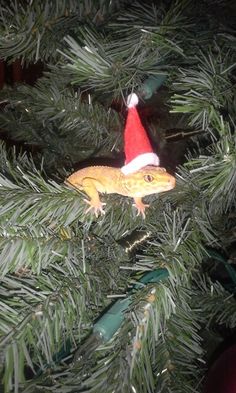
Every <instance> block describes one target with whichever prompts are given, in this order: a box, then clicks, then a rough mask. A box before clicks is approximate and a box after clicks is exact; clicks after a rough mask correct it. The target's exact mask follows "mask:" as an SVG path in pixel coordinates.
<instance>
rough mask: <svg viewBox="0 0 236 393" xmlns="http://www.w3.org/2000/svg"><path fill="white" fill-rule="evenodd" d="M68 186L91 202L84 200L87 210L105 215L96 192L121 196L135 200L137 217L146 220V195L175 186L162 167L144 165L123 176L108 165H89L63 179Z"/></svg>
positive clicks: (119, 171)
mask: <svg viewBox="0 0 236 393" xmlns="http://www.w3.org/2000/svg"><path fill="white" fill-rule="evenodd" d="M65 183H66V184H67V185H70V186H73V187H75V188H77V189H79V190H83V191H84V192H85V193H86V194H87V195H88V197H89V198H90V200H85V201H86V202H87V203H88V204H89V205H90V207H89V208H88V209H87V211H86V212H88V211H91V210H92V211H93V212H94V213H95V215H96V216H98V213H99V212H100V213H102V214H104V210H103V205H104V203H102V202H101V201H100V197H99V193H106V194H120V195H124V196H128V197H132V198H133V199H134V203H135V206H136V208H137V209H138V214H140V213H141V214H142V216H143V217H145V208H146V207H148V205H145V204H144V203H143V202H142V198H143V197H145V196H146V195H150V194H156V193H160V192H164V191H169V190H171V189H172V188H174V187H175V178H174V176H172V175H170V174H169V173H168V172H166V170H165V169H164V168H161V167H155V166H146V167H144V168H142V169H139V170H138V171H137V172H134V173H132V174H129V175H124V174H123V173H122V171H121V169H120V168H113V167H109V166H90V167H87V168H84V169H80V170H79V171H76V172H74V173H72V175H70V176H69V177H68V178H67V179H66V180H65Z"/></svg>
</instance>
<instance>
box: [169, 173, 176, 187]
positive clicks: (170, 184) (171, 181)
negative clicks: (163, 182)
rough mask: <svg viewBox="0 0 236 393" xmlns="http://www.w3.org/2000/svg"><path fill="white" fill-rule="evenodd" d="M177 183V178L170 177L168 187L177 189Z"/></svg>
mask: <svg viewBox="0 0 236 393" xmlns="http://www.w3.org/2000/svg"><path fill="white" fill-rule="evenodd" d="M175 183H176V180H175V177H174V176H170V177H169V179H168V186H169V187H170V188H171V189H172V188H174V187H175Z"/></svg>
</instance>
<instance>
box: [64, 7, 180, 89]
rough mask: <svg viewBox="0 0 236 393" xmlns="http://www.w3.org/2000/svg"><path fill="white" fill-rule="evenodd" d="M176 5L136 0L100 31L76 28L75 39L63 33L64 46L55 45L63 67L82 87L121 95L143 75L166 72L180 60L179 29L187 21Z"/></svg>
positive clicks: (138, 81) (140, 80) (141, 78)
mask: <svg viewBox="0 0 236 393" xmlns="http://www.w3.org/2000/svg"><path fill="white" fill-rule="evenodd" d="M182 8H183V4H182V3H181V2H177V3H176V4H175V5H174V6H172V7H170V8H168V7H164V4H161V6H159V7H157V6H155V5H154V4H152V5H150V6H149V5H145V6H144V5H140V4H139V3H136V4H134V5H133V6H132V7H131V8H130V9H129V11H128V14H129V15H130V16H128V14H127V10H126V11H125V12H124V13H121V14H120V15H119V17H118V18H117V20H115V21H111V22H110V23H109V25H108V28H106V29H105V31H103V32H102V31H101V32H100V33H97V32H95V31H94V29H91V28H88V27H87V28H82V29H81V31H80V34H79V38H78V39H77V40H76V39H75V38H73V37H72V36H68V37H66V38H65V41H66V43H67V44H68V49H67V50H64V51H62V50H60V53H61V54H64V56H65V57H66V59H67V64H66V66H64V67H63V68H65V69H68V70H70V71H71V77H72V82H73V83H75V84H78V85H79V86H82V87H83V88H84V89H87V88H88V89H93V90H96V91H102V92H106V93H108V92H109V93H114V94H115V95H119V96H120V95H121V96H122V95H124V94H126V92H127V91H128V90H131V89H134V88H136V87H137V86H140V85H141V83H142V81H143V80H144V78H145V77H147V76H148V75H159V74H163V73H166V72H167V71H168V68H169V67H171V66H173V64H176V62H177V61H180V60H181V58H182V56H183V49H182V48H181V46H180V42H181V37H182V33H181V31H182V29H183V27H186V28H187V26H188V23H187V22H186V20H185V18H183V16H182V14H181V9H182ZM121 42H122V47H121V46H120V43H121Z"/></svg>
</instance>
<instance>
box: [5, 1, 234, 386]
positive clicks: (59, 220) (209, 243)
mask: <svg viewBox="0 0 236 393" xmlns="http://www.w3.org/2000/svg"><path fill="white" fill-rule="evenodd" d="M233 9H234V5H233V4H232V3H231V2H227V1H219V2H209V1H208V2H206V1H204V0H201V1H200V2H197V4H195V2H191V1H176V2H172V1H167V2H160V1H154V2H153V3H150V2H139V1H138V2H136V3H135V4H132V2H131V1H106V0H103V1H100V2H99V4H98V2H97V1H87V0H83V1H82V0H81V1H78V0H69V1H67V2H65V1H57V2H54V1H50V0H45V1H43V2H40V3H39V2H37V1H20V0H19V1H13V0H11V1H2V2H1V13H0V18H1V38H0V42H1V46H0V48H1V49H0V57H1V58H2V59H3V60H5V61H7V62H8V63H11V62H12V61H14V60H17V59H20V61H21V62H22V64H25V65H29V64H30V63H35V62H38V61H39V60H40V61H41V63H42V64H43V69H44V73H43V75H42V76H41V77H40V78H39V79H38V80H37V82H36V83H35V84H34V85H33V86H29V85H26V84H20V83H19V84H18V85H14V86H11V87H10V86H4V88H3V89H2V90H1V105H2V107H1V113H0V123H1V127H0V128H1V132H2V139H3V141H2V145H1V150H0V160H1V178H0V185H1V187H0V201H1V203H0V204H1V207H0V230H1V240H0V280H1V286H0V310H1V313H0V355H1V356H0V360H1V368H0V371H1V376H2V385H1V389H2V390H3V391H5V392H11V391H14V392H25V393H26V392H27V393H30V392H32V393H35V392H41V391H43V392H61V393H62V392H64V393H65V392H68V393H69V392H89V391H90V392H100V391H105V392H107V393H111V392H122V393H126V392H143V393H147V392H148V393H150V392H181V393H185V392H186V393H189V392H200V391H202V385H203V381H204V378H205V375H206V370H207V367H208V359H209V358H210V355H211V353H212V351H214V349H215V347H216V345H217V344H218V343H219V342H221V341H222V340H223V339H224V337H225V336H226V335H230V333H231V332H232V331H233V329H234V328H235V321H236V305H235V300H234V292H235V287H236V280H235V270H234V266H233V265H230V264H229V262H228V260H231V261H233V258H232V255H233V248H234V245H235V201H236V199H235V190H236V177H235V173H236V171H235V169H236V153H235V124H234V117H235V105H234V104H235V89H234V81H235V64H236V62H235V57H236V56H235V35H234V34H235V32H234V16H233ZM156 90H157V91H156ZM133 91H136V92H137V94H138V95H139V97H140V107H139V112H140V113H141V116H142V114H144V113H145V110H146V113H147V112H149V113H150V112H151V113H152V114H156V113H157V111H156V108H155V102H157V99H158V102H159V106H160V109H159V108H158V110H160V112H159V113H162V114H164V116H161V115H160V117H159V118H158V119H157V118H156V115H153V116H152V120H154V126H153V127H148V121H147V120H148V119H146V123H147V127H146V125H145V128H146V129H147V131H148V134H149V139H150V141H151V143H152V146H153V149H154V151H156V147H157V146H158V156H159V159H160V165H161V167H165V168H166V169H167V170H168V172H170V173H172V174H173V175H174V176H175V178H176V187H175V188H174V189H173V190H171V191H168V192H167V193H163V194H161V195H156V194H154V195H152V196H148V197H147V198H146V200H147V202H148V203H149V204H150V208H149V209H148V211H147V214H146V217H145V219H144V218H142V217H140V216H138V217H137V216H136V214H135V212H134V211H133V209H132V206H131V203H130V201H129V200H128V198H126V197H122V196H121V195H113V194H112V195H109V196H107V198H106V203H107V205H106V213H105V215H102V216H99V217H95V216H94V215H90V214H85V203H84V201H83V199H84V194H83V193H82V192H81V193H79V192H78V191H77V190H73V189H70V188H68V187H66V186H65V185H64V180H65V178H67V177H68V176H69V175H70V174H71V173H72V172H73V171H75V170H77V169H81V168H82V167H88V166H89V165H95V164H98V163H99V164H101V163H102V164H103V165H109V166H114V167H120V168H121V167H122V166H123V165H124V151H123V128H124V114H125V98H126V97H127V96H128V94H129V93H132V92H133ZM147 108H148V111H147ZM167 109H168V110H167ZM161 111H162V112H161ZM144 121H145V119H143V122H144ZM170 136H173V140H174V142H171V140H172V138H170ZM182 136H184V138H182ZM168 140H170V143H168ZM15 146H17V147H15ZM167 152H168V153H167ZM179 152H181V156H179V154H180V153H179ZM182 152H184V153H182ZM176 156H178V162H179V163H181V165H179V166H178V167H177V168H176V166H175V162H176Z"/></svg>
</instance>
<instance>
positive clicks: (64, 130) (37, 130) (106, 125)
mask: <svg viewBox="0 0 236 393" xmlns="http://www.w3.org/2000/svg"><path fill="white" fill-rule="evenodd" d="M1 98H2V100H3V102H4V104H5V107H4V111H2V112H1V113H0V121H1V128H2V131H4V132H6V133H7V134H8V135H9V136H10V137H11V138H13V139H14V140H18V141H23V142H26V143H27V145H33V146H35V147H36V148H39V149H40V150H42V152H43V153H44V162H45V164H44V165H45V167H47V168H50V167H52V166H53V167H54V168H55V167H57V168H59V167H61V168H62V167H63V165H66V166H68V165H70V166H71V165H73V164H74V163H76V162H78V161H79V160H81V161H82V160H83V159H86V158H87V157H89V156H91V154H93V156H94V155H97V156H99V155H104V152H105V151H108V150H112V151H114V152H116V151H119V149H120V146H121V122H120V118H119V115H118V114H117V112H115V111H114V110H112V109H107V108H104V106H102V105H101V104H99V103H97V102H94V103H93V102H91V101H90V100H91V98H90V97H85V98H82V97H81V95H80V93H79V92H75V91H74V90H73V89H71V88H70V87H66V86H65V82H64V83H63V84H60V83H58V82H57V80H56V78H55V77H43V78H41V79H40V80H39V81H38V82H37V84H36V85H35V86H33V87H31V86H27V85H19V86H18V87H17V89H14V90H13V89H4V90H3V91H2V93H1ZM78 152H79V155H78Z"/></svg>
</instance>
